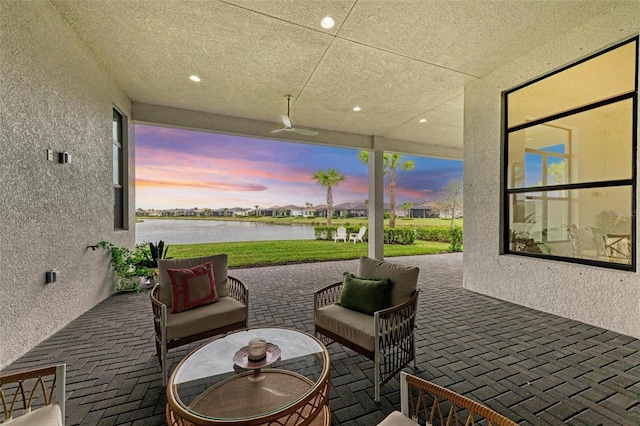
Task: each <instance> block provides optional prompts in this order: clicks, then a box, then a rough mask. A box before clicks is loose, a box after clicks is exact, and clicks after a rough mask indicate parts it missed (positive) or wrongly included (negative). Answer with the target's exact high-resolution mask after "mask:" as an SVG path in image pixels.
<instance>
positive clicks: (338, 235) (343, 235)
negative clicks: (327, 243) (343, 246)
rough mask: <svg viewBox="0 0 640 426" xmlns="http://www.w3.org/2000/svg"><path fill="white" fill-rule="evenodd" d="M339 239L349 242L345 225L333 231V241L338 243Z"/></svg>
mask: <svg viewBox="0 0 640 426" xmlns="http://www.w3.org/2000/svg"><path fill="white" fill-rule="evenodd" d="M338 240H342V241H344V242H345V243H346V242H347V228H345V227H344V226H340V227H338V229H337V230H336V232H334V233H333V242H334V243H337V242H338Z"/></svg>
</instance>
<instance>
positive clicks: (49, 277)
mask: <svg viewBox="0 0 640 426" xmlns="http://www.w3.org/2000/svg"><path fill="white" fill-rule="evenodd" d="M59 274H60V273H59V272H58V270H57V269H55V268H54V269H52V270H50V271H47V273H46V274H45V275H46V276H45V283H47V284H51V283H55V282H56V281H57V280H58V275H59Z"/></svg>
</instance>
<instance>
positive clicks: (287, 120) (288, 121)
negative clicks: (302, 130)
mask: <svg viewBox="0 0 640 426" xmlns="http://www.w3.org/2000/svg"><path fill="white" fill-rule="evenodd" d="M282 124H284V127H291V119H290V118H289V116H288V115H283V116H282Z"/></svg>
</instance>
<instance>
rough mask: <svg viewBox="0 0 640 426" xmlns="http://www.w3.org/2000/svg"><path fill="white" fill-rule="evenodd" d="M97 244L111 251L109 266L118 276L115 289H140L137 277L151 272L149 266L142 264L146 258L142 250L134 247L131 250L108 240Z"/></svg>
mask: <svg viewBox="0 0 640 426" xmlns="http://www.w3.org/2000/svg"><path fill="white" fill-rule="evenodd" d="M98 246H100V247H102V248H104V249H106V250H109V252H110V253H111V266H112V267H113V270H114V272H115V273H116V276H117V277H118V281H117V284H116V291H117V292H121V291H128V290H135V291H140V285H139V277H148V276H150V275H151V274H152V272H151V271H150V270H149V268H147V267H146V266H144V262H145V260H146V259H145V256H144V254H143V253H142V250H139V249H138V247H136V250H135V251H132V250H129V249H128V248H126V247H118V246H116V245H114V244H112V243H110V242H108V241H100V242H99V243H98Z"/></svg>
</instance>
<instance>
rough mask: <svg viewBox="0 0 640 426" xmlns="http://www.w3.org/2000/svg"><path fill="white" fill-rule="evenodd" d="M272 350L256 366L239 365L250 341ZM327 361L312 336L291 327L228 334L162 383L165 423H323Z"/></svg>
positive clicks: (326, 407)
mask: <svg viewBox="0 0 640 426" xmlns="http://www.w3.org/2000/svg"><path fill="white" fill-rule="evenodd" d="M255 337H263V338H266V340H267V342H269V346H268V347H269V348H270V350H271V348H275V350H274V351H273V353H271V352H270V353H269V355H272V356H267V358H266V359H265V360H264V361H262V362H247V360H246V358H245V359H244V361H243V358H242V355H243V354H244V352H243V350H245V349H246V345H247V343H248V342H249V340H251V339H252V338H255ZM329 388H330V359H329V353H328V351H327V348H326V347H325V346H324V345H323V344H322V343H321V342H320V341H319V340H318V339H316V338H315V337H313V336H311V335H309V334H307V333H304V332H301V331H297V330H293V329H286V328H257V329H250V330H246V331H239V332H235V333H231V334H228V335H226V336H224V337H222V338H220V339H217V340H214V341H212V342H210V343H207V344H206V345H204V346H201V347H200V348H198V349H196V350H195V351H193V352H191V353H190V354H189V355H187V357H186V358H185V359H183V360H182V361H181V362H180V364H178V366H177V367H176V369H175V370H174V371H173V373H172V374H171V377H170V378H169V383H168V385H167V401H168V402H167V423H168V424H169V425H191V424H196V425H231V424H234V425H287V426H293V425H314V426H315V425H318V426H320V425H324V426H328V425H330V424H331V412H330V410H329Z"/></svg>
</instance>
